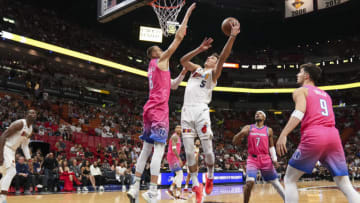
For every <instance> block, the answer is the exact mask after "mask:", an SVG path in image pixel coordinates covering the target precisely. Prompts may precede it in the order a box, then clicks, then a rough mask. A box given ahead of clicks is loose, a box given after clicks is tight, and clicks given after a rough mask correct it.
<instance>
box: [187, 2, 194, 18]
mask: <svg viewBox="0 0 360 203" xmlns="http://www.w3.org/2000/svg"><path fill="white" fill-rule="evenodd" d="M195 8H196V3H192V4H191V6H190V7H189V8H188V9H187V11H186V15H191V13H192V12H193V10H194V9H195Z"/></svg>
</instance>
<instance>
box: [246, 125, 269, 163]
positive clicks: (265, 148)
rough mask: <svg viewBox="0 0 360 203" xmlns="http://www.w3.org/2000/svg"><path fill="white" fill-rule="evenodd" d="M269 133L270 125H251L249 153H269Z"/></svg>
mask: <svg viewBox="0 0 360 203" xmlns="http://www.w3.org/2000/svg"><path fill="white" fill-rule="evenodd" d="M268 135H269V133H268V127H267V126H266V125H264V126H263V127H262V128H257V127H256V125H255V124H252V125H250V131H249V136H248V154H249V156H250V155H262V154H269V136H268Z"/></svg>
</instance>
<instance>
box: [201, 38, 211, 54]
mask: <svg viewBox="0 0 360 203" xmlns="http://www.w3.org/2000/svg"><path fill="white" fill-rule="evenodd" d="M213 41H214V40H213V38H211V37H210V38H207V37H205V39H204V40H203V42H202V43H201V44H200V46H199V48H200V50H201V51H206V50H208V49H210V47H211V43H212V42H213Z"/></svg>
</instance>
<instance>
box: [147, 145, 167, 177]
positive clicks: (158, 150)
mask: <svg viewBox="0 0 360 203" xmlns="http://www.w3.org/2000/svg"><path fill="white" fill-rule="evenodd" d="M164 151H165V144H163V143H157V142H156V143H155V144H154V154H153V156H152V159H151V163H150V173H151V175H153V176H158V175H159V174H160V166H161V160H162V157H163V156H164Z"/></svg>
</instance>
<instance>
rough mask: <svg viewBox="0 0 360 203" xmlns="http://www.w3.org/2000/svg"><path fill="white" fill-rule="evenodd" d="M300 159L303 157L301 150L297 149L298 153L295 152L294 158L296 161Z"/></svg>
mask: <svg viewBox="0 0 360 203" xmlns="http://www.w3.org/2000/svg"><path fill="white" fill-rule="evenodd" d="M300 157H301V151H300V149H296V151H295V152H294V155H293V157H292V158H293V159H294V160H299V159H300Z"/></svg>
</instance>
